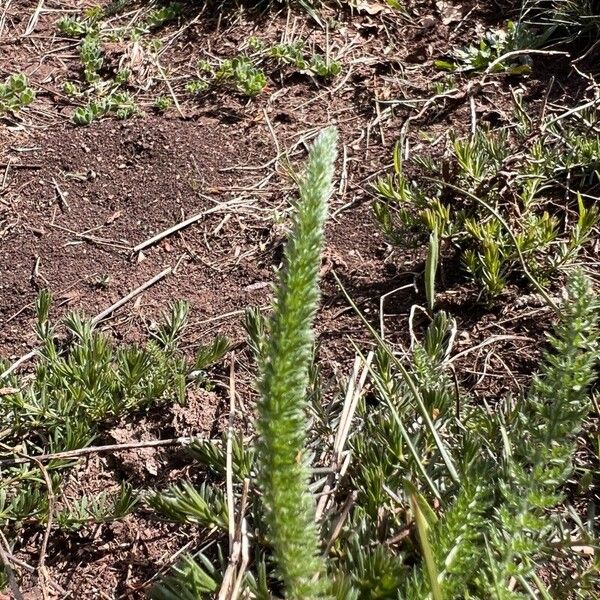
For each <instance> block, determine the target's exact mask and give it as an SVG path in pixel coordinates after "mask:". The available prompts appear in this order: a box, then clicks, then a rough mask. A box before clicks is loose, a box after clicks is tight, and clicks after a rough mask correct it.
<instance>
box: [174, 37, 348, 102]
mask: <svg viewBox="0 0 600 600" xmlns="http://www.w3.org/2000/svg"><path fill="white" fill-rule="evenodd" d="M243 48H244V50H245V51H246V52H248V51H249V54H239V55H238V56H235V57H233V58H227V59H224V60H221V61H219V62H218V63H217V64H211V63H210V62H209V61H206V60H200V61H199V62H198V63H197V70H198V77H196V78H193V79H190V80H189V81H188V82H187V83H186V85H185V91H186V92H187V93H189V94H194V95H195V94H199V93H201V92H205V91H207V90H209V89H211V88H212V87H215V86H225V87H228V88H231V89H233V90H235V91H236V92H238V93H240V94H242V95H244V96H247V97H249V98H253V97H256V96H258V95H259V94H260V93H261V92H263V90H264V89H265V88H266V87H267V76H266V73H265V69H266V67H268V66H269V65H271V66H273V62H275V63H276V65H278V66H282V65H287V66H292V67H294V68H295V69H297V70H298V71H299V72H300V73H304V74H307V75H312V76H315V77H322V78H331V77H335V76H336V75H339V73H340V72H341V70H342V67H341V64H340V63H339V62H338V61H335V60H330V59H329V57H328V56H323V55H321V54H318V53H311V54H307V53H306V52H305V50H304V43H303V42H301V41H296V42H293V43H289V44H284V43H281V44H275V45H274V46H272V47H267V46H266V45H265V43H264V42H262V41H261V40H260V39H259V38H256V37H250V38H248V40H246V42H245V44H244V46H243Z"/></svg>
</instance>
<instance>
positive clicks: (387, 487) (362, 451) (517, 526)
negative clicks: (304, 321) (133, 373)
mask: <svg viewBox="0 0 600 600" xmlns="http://www.w3.org/2000/svg"><path fill="white" fill-rule="evenodd" d="M292 239H294V238H292ZM296 239H297V238H296ZM281 298H282V296H281V292H280V295H279V296H278V301H279V302H283V300H282V299H281ZM275 319H276V316H274V317H273V319H272V320H271V321H270V325H269V326H268V329H267V330H266V332H265V334H264V335H265V336H266V338H265V341H264V348H265V349H266V350H265V353H259V354H258V356H259V357H262V358H260V359H259V360H260V361H261V362H262V364H263V373H264V369H265V365H269V364H270V362H268V361H269V360H270V357H271V356H273V355H272V351H273V350H272V348H273V347H275V346H274V344H273V341H274V339H276V337H275V336H274V335H273V331H274V329H273V328H275V327H277V324H276V321H275ZM599 319H600V305H599V303H598V301H597V299H596V297H595V296H594V295H593V294H592V292H591V289H590V285H589V282H588V281H587V280H586V278H585V277H584V276H583V275H582V274H581V273H579V272H577V273H575V275H574V276H573V277H572V279H571V282H570V284H569V287H568V294H567V295H566V296H565V300H564V302H563V304H562V308H561V315H560V320H559V323H558V325H557V327H556V329H555V332H554V334H553V335H552V336H551V337H550V338H549V340H550V348H549V350H548V351H547V352H546V354H545V356H544V360H543V362H542V365H541V368H540V372H539V375H537V376H535V377H534V380H533V383H532V385H531V387H530V389H529V391H528V392H526V393H524V394H523V395H522V396H520V397H518V398H514V397H511V396H507V397H505V398H503V399H502V400H500V401H499V402H498V404H497V406H496V407H495V409H494V411H491V410H490V408H489V406H488V405H487V404H486V403H485V402H484V403H482V402H481V400H480V399H474V398H471V397H469V395H468V394H465V393H463V392H461V391H459V390H457V389H456V388H455V384H454V381H453V380H452V379H451V378H450V377H449V374H448V367H447V362H446V360H447V356H448V354H449V351H450V346H451V344H452V339H453V336H454V329H455V324H454V322H453V321H452V320H451V319H449V318H448V316H447V315H445V314H444V313H437V314H436V315H435V316H434V317H433V320H432V322H431V324H430V326H429V327H428V328H427V330H426V331H425V333H424V335H423V338H422V340H421V341H417V342H416V343H415V344H414V346H413V350H412V353H411V354H410V355H409V356H408V357H406V358H405V359H403V360H402V361H400V360H399V359H398V358H397V356H396V355H395V353H394V351H393V349H392V348H390V347H388V346H387V345H386V344H384V343H383V342H382V341H381V340H378V342H377V343H378V350H377V355H376V359H375V361H374V363H373V366H372V368H371V369H370V379H371V385H372V391H371V394H370V398H369V402H368V404H367V402H366V401H365V399H364V398H362V399H361V400H360V401H359V403H358V406H357V413H356V417H355V419H354V420H353V431H352V432H351V434H350V437H349V441H348V443H349V445H350V451H351V457H352V460H351V461H350V466H349V468H348V470H347V473H346V475H345V477H344V478H342V479H341V480H340V482H339V483H338V487H337V491H336V494H335V495H333V496H332V497H331V502H332V504H331V506H330V508H329V509H328V511H327V514H326V516H325V517H324V520H323V525H322V539H323V541H328V551H327V553H326V556H325V564H326V568H327V574H328V576H329V577H328V579H329V583H330V585H329V587H328V590H323V592H325V593H328V594H329V595H330V597H332V598H336V599H338V598H339V599H340V600H341V599H344V600H348V599H353V600H358V599H359V598H367V597H368V598H374V599H381V600H388V599H389V600H396V599H397V598H406V599H412V598H427V597H429V598H456V599H465V600H467V599H473V598H481V599H483V598H485V599H492V600H494V599H495V600H501V599H502V600H504V599H506V598H510V599H513V598H514V599H517V598H525V597H528V596H527V593H529V590H531V589H535V588H536V587H539V586H540V585H541V583H540V580H539V578H538V576H537V574H536V572H537V571H538V570H541V569H544V570H545V571H546V573H548V572H549V571H548V570H547V568H546V567H547V565H548V564H549V563H550V562H551V561H554V560H555V559H556V553H557V552H560V553H562V554H563V557H562V560H567V561H569V560H572V559H573V558H574V557H575V556H576V554H575V553H571V551H570V549H569V548H570V546H569V544H568V543H567V542H566V543H565V544H564V546H562V547H560V549H559V547H558V546H557V545H556V544H555V543H554V540H556V539H557V538H558V539H564V538H565V536H564V533H563V532H564V531H565V530H566V528H567V527H568V525H567V522H565V520H564V518H563V516H562V515H561V511H560V510H557V509H556V507H557V505H558V504H559V503H561V502H562V499H563V498H562V491H561V485H562V484H563V483H565V482H566V481H567V480H568V479H569V478H570V477H571V475H572V473H573V456H574V444H575V441H576V439H577V436H578V435H579V434H580V432H581V429H582V426H583V424H584V422H585V420H586V418H587V416H588V414H589V411H590V407H591V402H590V400H589V397H588V393H589V387H590V385H591V384H592V382H593V380H594V378H595V371H596V369H597V366H598V361H599V359H600V331H599ZM251 323H252V327H253V328H254V329H255V330H256V328H257V327H256V323H255V322H252V321H251ZM259 330H260V329H259ZM275 331H276V329H275ZM261 335H262V334H261ZM277 348H278V351H281V350H279V348H281V346H280V345H278V346H277ZM284 356H286V357H287V356H289V354H284ZM309 356H310V353H309ZM277 365H278V361H275V363H274V367H276V366H277ZM263 377H264V375H263ZM289 380H290V379H289V378H288V379H286V383H287V382H288V381H289ZM316 385H319V383H318V380H317V383H316ZM415 392H416V394H417V395H415ZM263 393H264V392H263ZM457 393H460V397H459V398H457V396H456V395H457ZM417 397H419V398H420V401H421V403H422V406H421V405H420V404H419V403H418V402H417V401H416V398H417ZM321 402H322V397H320V396H319V398H318V399H315V402H314V406H313V427H312V432H311V433H310V434H308V435H307V434H306V433H304V434H303V435H302V433H300V432H297V435H294V437H293V439H294V440H296V439H297V437H303V438H304V440H303V444H304V448H305V449H304V452H302V451H301V452H300V453H299V454H297V456H298V457H299V458H298V459H297V460H296V463H295V465H299V466H300V468H301V465H302V464H303V462H305V459H304V456H308V455H322V454H323V453H329V452H330V451H331V441H330V440H331V437H332V435H333V433H332V432H334V431H335V430H336V427H339V421H338V419H339V414H340V413H339V405H338V402H339V399H337V398H336V397H335V396H334V398H333V400H332V401H331V404H330V406H329V407H320V408H319V405H320V403H321ZM280 403H281V404H282V405H286V403H287V398H282V399H281V400H280ZM261 404H264V400H261ZM269 408H270V407H269ZM286 408H287V406H286ZM423 408H424V409H425V411H426V413H428V414H429V415H431V416H432V417H433V419H430V421H429V422H427V420H426V419H424V418H423V414H424V413H423ZM283 414H284V415H285V416H286V417H288V418H289V416H288V415H291V416H293V411H287V412H285V413H283ZM264 415H265V410H264V406H261V408H260V416H259V418H260V419H264ZM268 417H269V421H268V424H269V428H265V427H264V426H262V422H263V421H260V422H259V423H257V428H258V429H259V431H260V432H261V435H262V438H263V439H260V438H259V439H257V440H256V441H255V442H254V444H253V446H255V447H256V449H257V450H258V452H257V454H256V458H255V459H254V461H253V462H251V461H248V460H246V459H244V458H243V457H244V456H248V455H247V454H246V453H247V452H248V448H247V443H243V442H242V441H241V438H240V437H237V436H236V441H235V443H234V446H233V448H234V451H233V457H234V458H233V461H232V462H233V465H234V468H233V475H234V479H233V481H234V490H235V492H234V493H235V498H236V499H239V498H240V492H241V487H242V486H241V485H240V484H241V482H242V480H243V479H246V478H250V479H251V480H252V482H251V484H250V485H254V483H253V481H254V480H256V482H257V483H258V485H259V489H260V490H261V491H262V496H261V495H257V496H256V499H255V500H254V501H250V504H249V508H248V510H247V512H246V518H247V519H248V521H249V524H248V528H249V530H253V531H254V535H253V536H252V538H251V539H250V540H249V543H250V544H252V548H253V549H252V551H251V552H250V555H251V556H253V557H254V560H252V561H251V563H250V564H249V565H248V570H247V572H246V576H245V577H244V581H243V582H242V588H241V589H242V592H245V593H252V594H254V595H255V596H256V597H258V598H269V597H272V595H276V596H278V597H281V595H282V594H281V588H280V584H279V582H278V581H277V574H278V573H282V571H281V567H279V564H280V563H276V564H277V567H278V568H275V569H273V564H272V561H270V560H268V557H269V556H270V555H271V554H272V555H273V556H274V557H277V556H278V555H277V551H276V548H277V546H276V544H278V543H279V541H278V540H277V538H276V537H275V536H273V533H272V525H271V520H270V519H271V517H270V515H269V504H268V502H269V492H268V488H265V487H264V484H263V483H262V480H263V478H264V477H265V475H264V471H263V469H265V466H267V467H268V468H270V469H271V471H272V470H273V469H274V468H277V467H278V466H279V464H283V463H279V464H277V463H275V462H274V461H272V460H269V461H268V462H267V461H265V458H264V453H265V442H264V441H263V440H264V438H267V437H268V436H270V435H272V434H274V433H277V434H278V437H277V438H276V440H277V441H281V442H282V449H279V447H278V448H277V450H276V452H278V453H281V455H282V456H286V455H287V454H289V455H290V456H291V455H292V453H291V452H289V450H288V448H289V447H290V446H292V444H293V442H290V443H286V440H287V438H288V436H287V435H285V433H286V431H285V430H284V431H283V432H282V431H281V430H280V428H279V426H278V425H277V423H276V422H277V420H278V419H279V414H278V412H276V411H273V412H272V413H271V412H270V413H268ZM274 421H275V424H274V423H273V422H274ZM299 421H300V419H299ZM298 429H299V427H298V426H297V425H296V426H295V427H294V430H298ZM438 440H441V442H442V444H440V443H438ZM224 445H225V439H224V440H223V441H222V442H220V443H218V444H214V443H208V442H198V443H197V444H196V448H194V449H193V450H192V451H193V452H194V454H196V455H197V456H198V458H200V460H201V462H202V463H203V464H205V465H207V466H209V468H210V470H211V471H212V473H213V474H214V475H217V476H220V477H221V478H224V476H225V464H226V460H225V452H224ZM443 448H445V451H442V449H443ZM294 449H295V447H294ZM445 453H449V454H451V463H452V464H455V465H456V466H457V470H458V476H455V475H454V474H453V473H452V471H451V469H450V468H449V467H448V464H449V463H448V458H447V457H446V456H445ZM242 465H243V466H242ZM296 468H298V467H296V466H294V467H293V468H291V469H289V468H288V469H287V470H286V471H285V473H284V474H283V480H282V483H281V484H280V485H279V486H278V490H279V494H280V500H281V496H283V497H285V496H286V494H285V491H286V490H288V489H290V487H292V483H291V482H290V478H291V477H293V473H294V470H295V469H296ZM255 470H256V472H255ZM290 474H291V475H290ZM305 477H306V476H305ZM322 485H323V481H322V480H318V479H316V478H315V480H314V483H313V484H312V486H311V487H312V489H313V490H314V492H315V494H317V495H318V492H319V490H320V489H322ZM188 489H189V490H190V491H191V492H192V495H193V494H198V493H199V494H201V495H203V496H209V495H210V494H207V492H206V491H205V488H204V487H202V488H200V491H199V492H198V490H196V491H195V492H193V489H192V488H188ZM282 492H284V493H282ZM211 493H212V492H211ZM302 493H303V492H300V495H299V496H297V497H296V500H295V502H294V503H293V504H292V505H291V508H290V510H289V511H288V512H286V513H284V514H285V518H289V519H299V515H300V514H302V513H301V511H302V510H305V508H304V507H303V504H302V495H301V494H302ZM349 500H351V502H349ZM286 501H287V500H286ZM290 501H292V498H290ZM204 502H205V500H204ZM188 503H189V501H188ZM205 503H206V502H205ZM203 506H204V505H203ZM218 506H221V507H223V506H224V503H223V501H222V500H221V503H220V504H218ZM292 509H293V510H292ZM186 511H187V513H186V514H188V515H189V514H194V511H193V510H190V509H189V508H187V507H186ZM209 514H210V515H211V516H210V517H207V516H206V514H205V513H204V512H203V513H202V517H201V519H199V520H200V522H201V523H202V524H204V525H209V524H213V525H216V517H215V516H213V515H215V514H217V515H218V514H219V511H218V510H216V509H214V508H213V509H210V511H209ZM342 514H343V515H344V516H343V521H340V518H341V515H342ZM174 518H180V517H179V516H178V514H177V513H176V514H175V515H174ZM566 518H568V519H571V518H572V516H571V514H567V515H566ZM301 522H303V523H304V522H305V521H301ZM306 523H307V527H308V528H311V529H312V528H313V527H314V525H313V521H312V520H310V521H307V522H306ZM340 523H343V526H341V527H338V526H339V524H340ZM220 527H221V528H224V527H225V518H224V517H223V521H222V523H221V525H220ZM313 531H314V530H313ZM332 531H335V532H336V533H335V535H332ZM288 539H289V540H291V539H294V538H293V537H292V536H290V538H288ZM226 547H227V542H226V537H225V536H224V535H223V536H222V537H221V542H219V543H218V545H217V548H218V550H217V553H216V554H217V558H216V560H212V561H209V560H208V558H207V557H206V556H205V555H202V554H201V555H198V556H197V557H196V559H191V558H188V559H186V560H185V562H184V564H183V565H182V566H181V567H179V568H178V570H177V571H176V572H175V573H173V574H172V575H171V576H170V577H169V578H168V579H167V580H166V581H165V582H164V583H163V584H161V586H160V587H159V588H158V589H157V590H156V591H155V594H154V597H156V598H168V599H171V598H174V597H183V598H192V597H193V596H192V594H194V593H195V594H197V597H206V596H205V594H209V593H213V592H214V590H215V589H217V588H218V587H220V581H221V579H222V574H223V572H224V569H225V565H226V561H225V560H224V559H223V555H224V554H225V553H226ZM265 553H266V556H265ZM279 560H281V559H279ZM298 560H300V559H298ZM322 568H323V562H322V563H321V564H319V565H317V566H315V567H311V570H310V571H308V570H306V569H305V570H303V574H305V575H306V576H309V575H310V574H313V575H316V574H318V573H320V574H321V577H323V571H321V570H320V569H322ZM590 572H591V571H590V570H589V568H588V566H582V571H581V577H580V578H579V580H578V582H577V583H576V584H573V586H572V588H573V589H578V590H582V593H583V594H584V595H582V596H581V597H587V596H585V592H584V591H583V590H590V589H592V588H593V585H594V581H595V580H594V578H593V577H592V578H591V579H590V575H589V573H590ZM283 581H284V582H286V579H285V578H283ZM315 581H316V580H311V583H314V582H315ZM561 585H562V581H561V580H558V581H557V582H551V583H550V586H551V587H550V593H551V592H552V590H554V589H556V588H557V587H560V586H561ZM511 586H512V591H510V592H509V591H508V590H509V589H511ZM590 586H591V587H590ZM285 589H286V592H287V594H286V597H294V596H293V593H292V592H291V590H290V588H289V587H287V585H286V588H285ZM316 593H320V591H319V592H316ZM176 594H178V595H176ZM302 597H303V598H307V597H311V598H312V597H315V592H304V593H303V596H302ZM552 597H557V598H558V597H562V596H552Z"/></svg>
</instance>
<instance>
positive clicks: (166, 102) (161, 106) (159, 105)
mask: <svg viewBox="0 0 600 600" xmlns="http://www.w3.org/2000/svg"><path fill="white" fill-rule="evenodd" d="M172 105H173V100H172V99H171V98H170V97H169V96H158V98H156V99H155V100H154V108H156V110H159V111H165V110H168V109H169V108H171V106H172Z"/></svg>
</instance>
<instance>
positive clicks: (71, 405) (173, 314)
mask: <svg viewBox="0 0 600 600" xmlns="http://www.w3.org/2000/svg"><path fill="white" fill-rule="evenodd" d="M50 304H51V298H50V295H49V294H48V293H47V292H42V293H41V294H40V296H39V297H38V300H37V323H36V327H35V329H36V333H37V336H38V339H39V343H40V346H41V347H40V350H39V354H38V359H37V363H36V366H35V372H34V374H33V376H32V377H23V378H19V377H17V376H16V375H9V376H8V377H7V378H6V379H5V380H4V381H2V387H3V390H4V391H5V392H7V393H5V394H3V397H2V405H1V407H0V419H1V420H2V422H3V424H4V427H5V430H4V433H3V440H2V442H3V443H2V447H3V451H2V455H3V456H2V458H3V459H5V460H7V461H8V463H7V466H4V467H3V469H2V479H0V522H2V523H3V524H4V526H6V524H7V523H18V522H20V521H22V520H24V519H27V520H29V521H31V522H44V520H45V519H46V516H47V511H48V490H47V489H46V485H47V484H46V482H45V479H44V478H43V477H42V475H41V473H40V469H39V467H38V466H37V463H35V462H28V461H25V462H23V463H22V464H21V463H18V462H17V463H15V461H14V460H11V459H10V458H9V457H10V456H11V455H13V450H12V449H13V448H14V449H16V451H17V452H18V453H20V454H26V455H37V454H45V453H56V452H64V451H68V450H76V449H79V448H83V447H85V446H88V445H89V444H91V443H92V441H93V440H94V439H95V437H96V436H97V435H98V433H99V432H100V430H101V428H102V427H103V426H104V425H105V424H106V423H107V422H108V421H110V420H114V419H116V418H119V417H121V416H124V415H127V414H130V413H132V412H135V411H139V410H142V409H144V408H147V407H151V406H155V405H157V404H160V403H171V402H178V403H181V404H183V403H184V402H185V399H186V381H187V380H188V378H189V376H190V374H191V373H192V372H193V371H194V369H195V365H194V363H192V364H188V363H187V362H186V361H185V360H184V358H183V355H182V353H181V352H180V350H179V348H178V341H179V338H180V336H181V333H182V331H183V328H184V327H185V324H186V317H187V305H186V304H185V303H181V302H178V303H175V304H173V306H172V307H171V308H170V310H169V311H168V312H167V313H166V314H165V315H164V318H163V323H161V324H160V326H159V327H158V330H157V333H156V335H155V337H156V341H149V342H148V343H147V344H146V345H145V346H129V347H115V346H114V345H113V344H112V343H111V342H110V340H109V338H108V337H107V336H105V335H104V334H102V333H98V332H96V331H94V329H93V326H92V323H91V322H90V321H89V320H88V319H86V318H84V317H82V316H80V315H78V314H75V313H73V314H70V315H68V316H67V317H66V318H65V320H64V327H65V328H66V331H67V333H68V334H69V337H70V342H69V344H68V345H64V346H61V345H59V344H58V342H57V341H56V339H55V337H54V333H55V327H54V326H53V325H52V324H51V323H50V321H49V319H48V314H49V310H50ZM223 344H224V342H223V341H222V339H221V341H219V344H218V346H219V347H220V348H222V347H223ZM200 358H201V360H202V363H203V364H204V365H205V366H206V364H207V363H206V351H204V350H203V351H202V352H201V353H200ZM211 358H213V359H215V358H216V357H215V354H213V355H211ZM72 465H73V460H72V459H71V460H69V459H54V460H52V461H50V462H49V463H48V465H47V469H48V472H49V474H50V477H51V483H52V488H53V490H52V491H53V493H54V496H55V497H56V498H58V500H59V501H60V498H61V494H62V491H63V490H62V481H63V476H64V474H65V472H66V470H67V469H68V468H69V467H71V466H72ZM174 495H175V493H174ZM136 503H137V495H136V494H135V493H134V491H133V490H132V489H131V488H130V487H129V486H127V485H125V486H123V487H122V488H121V489H120V491H119V492H118V493H116V494H106V493H101V494H99V495H97V496H83V497H81V498H80V499H72V498H71V499H70V502H68V503H65V507H64V508H61V509H60V510H59V511H58V512H57V514H56V515H55V517H56V520H55V522H56V524H57V525H58V526H59V527H65V528H67V529H77V528H79V527H81V526H83V525H85V524H86V523H90V522H102V521H107V520H112V519H116V518H121V517H122V516H124V515H126V514H128V513H129V512H131V510H133V508H134V507H135V505H136Z"/></svg>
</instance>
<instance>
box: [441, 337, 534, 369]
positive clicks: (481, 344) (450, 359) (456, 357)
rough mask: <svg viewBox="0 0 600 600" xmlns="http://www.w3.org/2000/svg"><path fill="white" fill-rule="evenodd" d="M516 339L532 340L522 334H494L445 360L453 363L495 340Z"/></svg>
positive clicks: (493, 342)
mask: <svg viewBox="0 0 600 600" xmlns="http://www.w3.org/2000/svg"><path fill="white" fill-rule="evenodd" d="M518 340H520V341H523V342H533V341H534V340H533V338H530V337H527V336H524V335H494V336H492V337H490V338H487V339H486V340H484V341H483V342H481V343H480V344H477V345H476V346H472V347H471V348H467V349H466V350H462V351H461V352H459V353H458V354H455V355H454V356H452V357H450V358H449V359H448V360H447V362H448V363H453V362H454V361H456V360H458V359H459V358H462V357H463V356H466V355H467V354H470V353H471V352H475V351H476V350H481V349H482V348H485V346H489V345H490V344H495V343H496V342H502V341H518Z"/></svg>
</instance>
